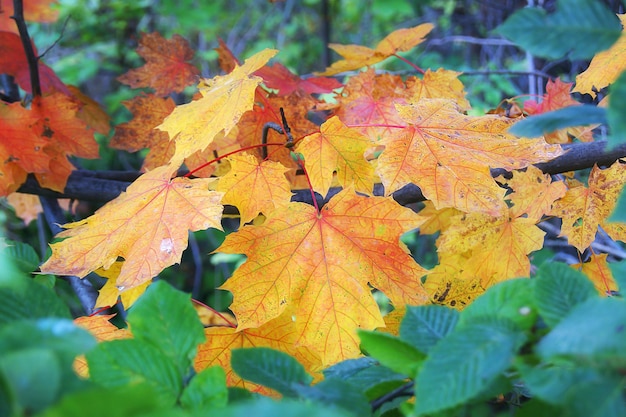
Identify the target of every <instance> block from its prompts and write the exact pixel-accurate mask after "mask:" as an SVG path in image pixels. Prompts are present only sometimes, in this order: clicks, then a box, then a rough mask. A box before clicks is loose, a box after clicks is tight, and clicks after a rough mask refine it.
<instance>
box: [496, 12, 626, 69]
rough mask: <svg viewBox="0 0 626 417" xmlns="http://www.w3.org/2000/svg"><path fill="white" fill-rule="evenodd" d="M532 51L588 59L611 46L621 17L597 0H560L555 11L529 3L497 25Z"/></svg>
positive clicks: (504, 33) (511, 38) (499, 30)
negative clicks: (548, 11) (529, 5)
mask: <svg viewBox="0 0 626 417" xmlns="http://www.w3.org/2000/svg"><path fill="white" fill-rule="evenodd" d="M496 32H497V33H500V34H501V35H503V36H505V37H507V38H509V39H510V40H511V41H513V42H514V43H516V44H517V45H519V46H521V47H522V48H524V49H525V50H526V51H528V52H530V53H531V54H533V55H537V56H540V57H543V58H551V59H558V58H562V57H564V56H565V55H566V54H568V53H569V54H570V55H569V58H570V59H572V60H574V59H589V58H592V57H593V55H595V54H596V53H597V52H600V51H603V50H605V49H608V48H610V47H611V45H613V43H615V41H617V39H618V38H619V37H620V35H621V33H622V25H621V24H620V21H619V19H618V18H617V17H616V16H615V14H613V13H612V12H611V11H610V10H609V9H608V8H607V7H606V6H605V5H604V4H603V3H602V2H599V1H597V0H559V1H557V7H556V12H554V13H552V14H547V13H546V11H545V10H544V9H543V8H533V7H527V8H524V9H521V10H519V11H517V12H515V13H514V14H513V15H511V16H510V17H509V18H508V19H507V20H506V21H505V22H504V23H503V24H502V25H500V26H499V27H498V28H497V29H496Z"/></svg>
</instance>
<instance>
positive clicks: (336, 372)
mask: <svg viewBox="0 0 626 417" xmlns="http://www.w3.org/2000/svg"><path fill="white" fill-rule="evenodd" d="M376 365H378V362H377V361H375V360H374V359H372V358H368V357H367V356H364V357H362V358H357V359H348V360H345V361H342V362H339V363H336V364H334V365H332V366H329V367H328V368H326V369H324V371H323V373H324V377H325V378H344V379H346V378H350V377H352V376H353V375H356V374H357V373H359V372H361V371H363V370H364V369H368V368H371V367H372V366H376Z"/></svg>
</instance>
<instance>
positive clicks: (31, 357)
mask: <svg viewBox="0 0 626 417" xmlns="http://www.w3.org/2000/svg"><path fill="white" fill-rule="evenodd" d="M0 373H3V374H4V375H5V376H6V378H7V380H8V381H9V384H10V385H11V387H12V388H13V389H12V391H13V392H14V393H15V396H16V399H17V403H18V404H19V405H20V406H21V407H22V408H23V409H25V410H27V411H28V413H29V414H30V413H36V412H39V411H41V410H43V409H45V408H46V407H48V406H50V405H51V404H53V403H54V402H55V401H56V400H57V398H58V396H59V394H60V391H61V378H62V376H61V374H62V372H61V365H60V363H59V359H58V357H57V356H56V355H55V354H54V352H53V351H52V350H50V349H46V348H44V347H38V348H30V349H22V350H19V351H13V352H11V353H9V354H6V355H2V356H1V357H0Z"/></svg>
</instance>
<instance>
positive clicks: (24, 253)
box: [2, 239, 40, 274]
mask: <svg viewBox="0 0 626 417" xmlns="http://www.w3.org/2000/svg"><path fill="white" fill-rule="evenodd" d="M2 242H3V243H4V244H6V245H7V246H6V247H5V248H3V249H2V250H3V251H4V253H5V256H6V257H7V258H8V259H9V260H10V262H12V263H13V265H14V266H15V267H16V268H17V269H18V270H19V271H20V272H23V273H26V274H30V273H31V272H33V271H35V270H36V269H37V268H39V262H40V261H39V256H38V255H37V252H35V249H33V247H32V246H30V245H29V244H27V243H23V242H16V241H12V240H5V239H2Z"/></svg>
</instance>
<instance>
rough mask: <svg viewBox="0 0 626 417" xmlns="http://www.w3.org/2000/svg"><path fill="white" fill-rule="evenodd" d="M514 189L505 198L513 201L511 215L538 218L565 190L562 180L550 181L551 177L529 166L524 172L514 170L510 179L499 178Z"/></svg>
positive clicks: (548, 210)
mask: <svg viewBox="0 0 626 417" xmlns="http://www.w3.org/2000/svg"><path fill="white" fill-rule="evenodd" d="M500 181H502V182H503V183H506V184H507V185H508V186H509V187H511V188H512V189H513V190H515V192H514V193H512V194H509V195H508V196H507V197H506V199H507V200H510V201H511V203H513V207H511V215H512V216H513V217H519V216H521V215H523V214H526V215H528V218H530V219H535V220H539V219H541V217H542V216H543V215H544V214H546V213H549V212H550V210H551V209H552V204H554V202H555V201H556V200H558V199H559V198H561V197H563V196H564V195H565V193H566V192H567V186H566V185H565V183H564V182H563V181H554V182H553V181H552V177H551V176H550V175H548V174H544V173H543V172H541V170H540V169H539V168H536V167H534V166H529V167H528V168H526V171H525V172H522V171H514V172H513V177H512V178H511V179H510V180H505V179H502V178H501V179H500Z"/></svg>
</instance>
